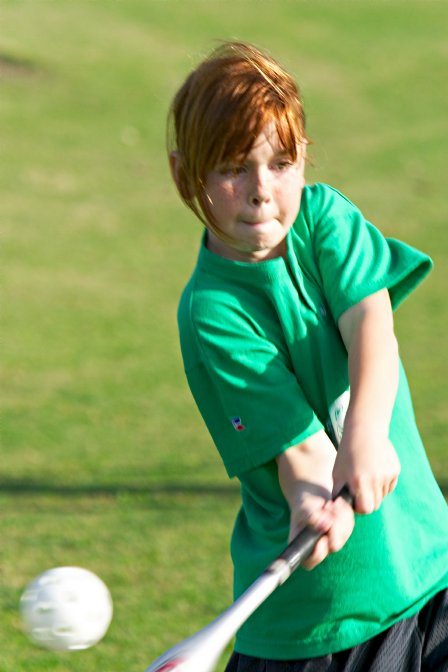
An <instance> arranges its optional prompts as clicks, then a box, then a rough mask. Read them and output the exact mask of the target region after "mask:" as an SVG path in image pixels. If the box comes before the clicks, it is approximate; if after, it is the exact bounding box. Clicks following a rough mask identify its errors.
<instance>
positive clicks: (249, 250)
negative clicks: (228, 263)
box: [205, 124, 305, 262]
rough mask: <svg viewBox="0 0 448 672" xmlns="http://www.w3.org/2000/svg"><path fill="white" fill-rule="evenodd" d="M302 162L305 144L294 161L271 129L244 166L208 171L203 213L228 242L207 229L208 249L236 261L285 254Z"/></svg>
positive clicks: (300, 185) (296, 209)
mask: <svg viewBox="0 0 448 672" xmlns="http://www.w3.org/2000/svg"><path fill="white" fill-rule="evenodd" d="M304 163H305V145H302V146H301V147H300V148H299V150H298V155H297V160H296V161H295V162H293V161H292V159H291V158H290V156H289V155H288V154H287V153H285V151H284V149H283V147H282V146H281V143H280V140H279V137H278V134H277V131H276V129H275V126H274V125H273V124H272V125H271V124H270V125H268V126H267V127H266V128H265V129H264V131H263V132H262V133H261V134H260V136H259V137H258V138H257V139H256V140H255V142H254V144H253V146H252V149H251V151H250V152H249V154H248V156H247V157H246V159H245V161H244V162H243V163H241V164H237V165H233V164H232V165H224V166H218V167H217V168H216V169H215V170H213V171H211V172H210V173H209V174H208V175H207V178H206V181H205V198H206V202H207V208H208V210H209V212H210V215H211V216H212V217H213V222H214V224H215V226H216V227H217V228H218V229H219V230H220V231H222V232H223V233H224V234H225V236H226V240H225V241H224V240H222V239H221V238H219V237H218V236H217V235H216V234H215V233H214V232H213V231H210V230H209V231H208V242H207V247H208V248H209V249H210V250H211V251H212V252H215V253H216V254H219V255H220V256H222V257H227V258H228V259H233V260H236V261H249V262H256V261H261V260H263V259H273V258H274V257H279V256H282V255H284V254H285V252H286V242H285V238H286V234H287V233H288V231H289V229H290V228H291V226H292V225H293V223H294V221H295V219H296V217H297V215H298V212H299V209H300V199H301V196H302V189H303V186H304Z"/></svg>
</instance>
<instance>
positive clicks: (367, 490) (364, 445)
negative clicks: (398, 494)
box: [333, 289, 400, 513]
mask: <svg viewBox="0 0 448 672" xmlns="http://www.w3.org/2000/svg"><path fill="white" fill-rule="evenodd" d="M339 329H340V332H341V335H342V338H343V340H344V343H345V345H346V348H347V351H348V358H349V379H350V404H349V407H348V410H347V415H346V418H345V424H344V432H343V435H342V440H341V444H340V447H339V450H338V454H337V457H336V462H335V467H334V471H333V479H334V491H335V492H336V491H337V490H338V488H341V487H342V486H343V485H345V484H347V485H348V486H349V488H350V492H351V493H352V495H353V496H354V497H355V510H356V511H357V512H358V513H371V512H372V511H374V510H375V509H377V508H378V507H379V506H380V504H381V502H382V500H383V499H384V497H385V496H386V495H387V494H388V493H390V492H392V490H393V489H394V488H395V486H396V484H397V479H398V475H399V472H400V464H399V461H398V457H397V454H396V452H395V449H394V447H393V446H392V444H391V443H390V441H389V438H388V437H389V424H390V419H391V415H392V408H393V405H394V401H395V396H396V393H397V386H398V346H397V341H396V338H395V335H394V330H393V316H392V309H391V305H390V299H389V294H388V292H387V290H385V289H384V290H381V291H379V292H376V293H375V294H372V295H371V296H368V297H367V298H365V299H364V300H363V301H360V303H358V304H356V305H355V306H353V307H352V308H350V309H349V310H347V311H346V312H345V313H343V314H342V316H341V318H340V320H339Z"/></svg>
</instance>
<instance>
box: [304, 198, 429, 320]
mask: <svg viewBox="0 0 448 672" xmlns="http://www.w3.org/2000/svg"><path fill="white" fill-rule="evenodd" d="M313 201H314V202H313V207H312V209H311V210H310V211H309V218H310V223H311V229H312V231H311V235H312V238H313V247H314V253H315V257H316V260H317V265H318V267H319V271H320V275H321V279H322V284H323V289H324V293H325V295H326V297H327V301H328V302H329V305H330V309H331V311H332V314H333V317H334V319H335V320H336V321H337V320H338V319H339V317H340V316H341V314H342V313H343V312H344V311H345V310H347V309H348V308H350V307H352V306H353V305H355V304H356V303H358V302H359V301H361V300H362V299H364V298H365V297H366V296H368V295H370V294H373V293H374V292H376V291H378V290H380V289H384V288H387V289H388V290H389V294H390V297H391V302H392V307H393V308H394V309H395V308H397V307H398V305H399V304H400V303H401V302H402V301H403V300H404V299H405V298H406V297H407V296H408V295H409V294H410V293H411V292H412V291H413V290H414V289H415V288H416V286H417V285H418V284H419V283H420V282H421V281H422V280H423V279H424V278H425V277H426V275H427V274H428V273H429V272H430V270H431V268H432V261H431V259H430V258H429V257H428V256H427V255H425V254H423V253H422V252H420V251H419V250H416V249H415V248H413V247H411V246H409V245H407V244H405V243H403V242H401V241H399V240H396V239H393V238H385V237H384V236H383V235H382V233H381V232H380V231H379V230H378V229H377V228H376V227H375V226H373V225H372V224H371V223H370V222H368V221H367V220H366V219H364V217H363V215H362V214H361V212H360V211H359V209H358V208H357V207H356V206H355V205H353V203H351V202H350V201H349V200H348V199H347V198H346V197H345V196H343V195H342V194H340V193H339V192H338V191H336V190H335V189H333V188H331V187H328V186H326V185H316V186H315V187H314V194H313Z"/></svg>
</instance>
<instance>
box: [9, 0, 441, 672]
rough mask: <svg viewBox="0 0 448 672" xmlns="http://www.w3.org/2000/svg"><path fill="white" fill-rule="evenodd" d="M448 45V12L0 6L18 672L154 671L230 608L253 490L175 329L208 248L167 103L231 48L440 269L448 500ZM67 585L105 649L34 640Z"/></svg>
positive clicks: (425, 289)
mask: <svg viewBox="0 0 448 672" xmlns="http://www.w3.org/2000/svg"><path fill="white" fill-rule="evenodd" d="M447 26H448V3H446V2H443V1H442V0H439V1H437V0H406V1H405V0H376V1H374V0H370V1H369V0H366V1H365V2H359V0H350V1H349V0H339V1H338V2H337V3H336V2H334V1H333V0H313V2H310V1H309V0H226V2H224V1H223V0H209V1H207V0H58V1H57V2H55V1H53V0H0V152H1V154H0V156H1V161H0V189H1V199H0V221H1V229H2V235H1V255H2V257H3V259H2V265H1V268H2V276H1V277H2V289H1V291H2V312H1V336H2V339H1V341H2V365H3V378H2V385H1V394H2V419H1V467H0V534H1V537H0V538H1V542H0V670H1V672H13V671H14V672H18V671H21V670H32V671H33V672H44V671H45V672H50V671H51V672H53V671H54V672H56V671H57V672H80V671H83V672H89V671H91V670H99V669H104V670H110V671H113V670H117V671H118V670H126V671H127V672H139V671H143V670H144V669H145V667H146V666H147V665H148V664H149V663H150V662H151V661H152V660H153V659H154V658H155V657H156V656H157V655H158V654H159V653H161V652H162V651H163V650H164V649H166V648H167V647H169V646H171V645H172V644H174V643H175V642H176V641H177V640H179V639H180V638H182V637H185V636H187V635H189V634H192V633H193V632H195V631H196V630H197V629H199V628H200V627H202V626H203V625H205V624H206V623H208V622H209V621H210V620H211V619H212V618H213V617H214V616H215V615H217V614H218V613H220V612H221V611H222V610H223V609H224V608H225V607H226V606H227V605H228V604H229V603H230V602H231V566H230V559H229V549H228V543H229V534H230V531H231V527H232V524H233V518H234V516H235V513H236V511H237V508H238V501H239V493H238V485H237V483H235V482H231V481H228V480H227V477H226V475H225V473H224V469H223V467H222V466H221V464H220V461H219V458H218V456H217V454H216V452H215V449H214V448H213V445H212V443H211V440H210V438H209V436H208V434H207V431H206V429H205V428H204V426H203V424H202V421H201V419H200V417H199V415H198V413H197V411H196V409H195V406H194V404H193V401H192V399H191V397H190V393H189V391H188V389H187V385H186V382H185V379H184V375H183V371H182V366H181V360H180V354H179V348H178V340H177V328H176V308H177V301H178V298H179V294H180V292H181V290H182V288H183V286H184V284H185V282H186V281H187V279H188V277H189V274H190V272H191V270H192V268H193V265H194V262H195V259H196V255H197V249H198V243H199V238H200V235H201V227H200V225H199V223H197V222H196V221H195V220H194V218H193V216H192V215H191V214H190V213H189V212H187V211H186V209H184V208H183V206H182V205H181V203H180V201H179V200H178V198H177V195H176V193H175V190H174V187H173V186H172V184H171V181H170V177H169V173H168V166H167V160H166V152H165V119H166V113H167V108H168V106H169V103H170V100H171V98H172V96H173V95H174V93H175V91H176V90H177V88H178V86H179V85H180V84H181V82H182V81H183V78H184V77H185V76H186V75H187V73H188V72H189V71H190V70H191V69H192V68H193V67H194V66H195V65H196V63H197V62H198V61H199V60H200V59H201V58H202V57H203V56H204V55H205V54H206V53H208V52H209V50H210V49H211V48H212V47H213V46H215V44H216V40H219V39H229V38H235V39H243V40H249V41H252V42H255V43H256V44H258V45H259V46H261V47H263V48H265V49H267V50H269V51H270V52H271V53H272V54H273V55H274V56H275V57H276V58H277V59H278V60H280V61H281V62H282V63H283V64H284V65H285V66H286V67H287V68H288V69H289V70H290V71H291V72H292V73H293V74H294V75H295V76H296V77H297V79H298V81H299V83H300V85H301V87H302V91H303V97H304V101H305V107H306V110H307V117H308V131H309V134H310V136H311V138H312V140H313V143H314V144H313V145H312V148H311V156H312V165H311V166H310V167H309V168H308V181H309V182H315V181H322V182H328V183H330V184H332V185H333V186H335V187H337V188H338V189H340V190H342V191H343V192H344V193H345V194H346V195H347V196H348V197H349V198H351V199H352V200H353V201H354V202H355V203H356V204H357V205H358V206H359V207H360V208H361V209H362V211H363V212H364V214H365V216H366V217H367V218H368V219H369V220H370V221H372V222H373V223H375V224H376V225H377V226H378V227H379V228H380V229H381V230H382V231H383V232H384V233H385V234H386V235H388V236H392V237H397V238H401V239H403V240H405V241H406V242H408V243H409V244H411V245H414V246H416V247H419V248H421V249H423V250H424V251H425V252H427V253H428V254H430V255H431V256H432V257H433V259H434V261H435V269H434V271H433V273H432V274H431V276H430V277H429V279H428V280H427V281H426V282H425V283H424V284H423V285H422V286H421V287H420V288H419V289H418V290H417V292H416V293H415V295H414V296H413V297H412V299H411V300H409V301H408V302H406V303H405V304H404V305H403V306H402V307H400V309H399V311H398V312H397V314H396V325H397V326H396V328H397V333H398V336H399V340H400V343H401V355H402V358H403V360H404V362H405V365H406V367H407V370H408V374H409V378H410V383H411V387H412V389H413V396H414V402H415V409H416V414H417V418H418V422H419V425H420V428H421V432H422V435H423V438H424V441H425V443H426V446H427V450H428V454H429V457H430V460H431V463H432V465H433V468H434V471H435V473H436V476H437V479H438V481H439V483H440V485H441V487H442V489H443V490H444V492H445V493H448V464H447V457H446V455H447V453H446V445H447V440H446V428H447V421H448V413H447V397H448V395H447V391H448V390H447V377H448V367H447V358H446V353H445V349H446V328H447V324H448V308H447V302H446V287H447V285H446V278H447V261H448V249H447V248H448V234H447V228H446V227H447V216H448V199H447V187H446V175H447V169H446V168H447V166H446V157H447V156H448V128H447V119H448V96H447V95H446V93H447V89H446V82H447V73H448V68H447V65H448V40H447V28H446V27H447ZM58 565H80V566H83V567H87V568H89V569H91V570H92V571H94V572H96V573H97V574H99V575H100V576H101V577H102V578H103V580H104V581H105V582H106V583H107V584H108V586H109V588H110V590H111V592H112V595H113V599H114V604H115V617H114V620H113V622H112V625H111V628H110V630H109V633H108V634H107V637H106V638H105V640H104V641H103V642H102V643H101V644H99V645H98V646H97V647H95V648H93V649H91V650H88V651H84V652H79V653H72V654H56V653H50V652H46V651H44V650H40V649H37V648H36V647H34V646H33V645H32V644H31V643H29V642H28V640H27V639H26V638H25V636H24V635H23V633H22V630H21V624H20V618H19V614H18V608H17V607H18V600H19V596H20V593H21V591H22V589H23V587H24V585H25V584H26V583H28V581H30V580H31V579H32V578H33V577H34V576H36V575H37V574H39V573H40V572H42V571H44V570H45V569H47V568H50V567H53V566H58Z"/></svg>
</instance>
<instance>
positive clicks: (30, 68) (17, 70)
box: [0, 51, 41, 79]
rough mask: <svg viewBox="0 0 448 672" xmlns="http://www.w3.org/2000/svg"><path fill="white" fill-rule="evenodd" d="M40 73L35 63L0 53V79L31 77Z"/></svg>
mask: <svg viewBox="0 0 448 672" xmlns="http://www.w3.org/2000/svg"><path fill="white" fill-rule="evenodd" d="M40 73H41V68H39V67H38V66H37V65H36V64H35V63H33V62H31V61H30V60H28V59H25V58H19V57H17V56H14V55H12V54H8V53H5V52H1V51H0V79H15V78H22V77H32V76H35V75H37V74H40Z"/></svg>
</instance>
